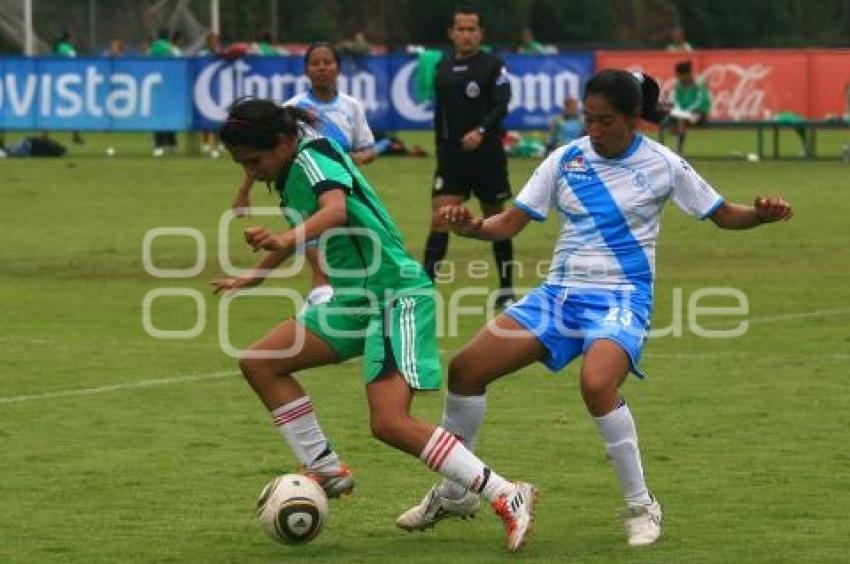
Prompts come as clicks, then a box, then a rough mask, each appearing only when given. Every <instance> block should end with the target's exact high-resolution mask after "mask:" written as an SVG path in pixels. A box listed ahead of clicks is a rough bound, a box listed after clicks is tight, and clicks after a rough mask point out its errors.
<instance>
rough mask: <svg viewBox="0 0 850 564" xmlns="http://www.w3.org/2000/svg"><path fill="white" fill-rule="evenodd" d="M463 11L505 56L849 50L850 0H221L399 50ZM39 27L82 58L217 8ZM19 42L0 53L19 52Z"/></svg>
mask: <svg viewBox="0 0 850 564" xmlns="http://www.w3.org/2000/svg"><path fill="white" fill-rule="evenodd" d="M0 2H2V3H3V4H4V5H5V4H6V3H9V2H12V4H9V6H10V7H11V6H17V5H19V4H20V0H0ZM459 4H463V5H466V6H472V7H475V8H477V9H479V10H480V11H481V13H482V15H483V17H484V21H485V27H486V34H487V42H488V43H490V44H492V45H494V46H496V47H499V48H506V49H509V48H511V47H512V46H515V45H516V44H517V42H518V40H519V34H520V32H521V30H522V28H523V27H528V28H530V29H531V30H533V32H534V34H535V36H536V37H537V39H538V40H540V41H542V42H544V43H552V44H556V45H558V46H559V47H561V48H562V49H569V48H599V47H611V48H653V47H663V46H664V45H665V43H666V41H667V38H668V36H669V31H670V29H671V28H672V27H674V26H676V25H680V26H682V27H683V28H684V29H685V32H686V34H687V37H688V40H689V41H690V42H691V43H692V44H693V45H694V46H695V47H697V48H720V47H819V46H827V47H836V46H850V0H470V1H468V2H457V1H456V0H430V1H424V0H311V1H310V2H304V1H303V0H220V19H221V29H222V34H221V35H222V39H223V41H224V42H225V43H229V42H235V41H250V40H254V39H256V38H257V37H258V36H259V34H260V33H261V32H263V31H268V32H270V33H271V34H272V36H273V38H274V39H275V40H276V41H277V42H281V43H301V42H311V41H317V40H331V41H336V40H342V39H345V38H350V37H352V36H353V35H354V34H355V33H356V32H358V31H362V32H365V34H366V37H367V38H368V40H369V41H370V42H371V43H373V44H380V45H386V46H387V47H388V48H390V49H403V48H404V46H406V45H408V44H421V45H445V44H447V43H448V40H447V38H446V28H447V26H448V24H449V21H450V15H451V13H452V10H453V9H454V8H455V7H456V6H457V5H459ZM34 20H35V28H36V31H37V33H38V34H39V36H40V37H41V38H43V39H44V40H45V41H46V42H48V43H49V42H50V41H51V40H52V39H53V38H55V37H57V36H58V35H59V34H60V33H61V32H62V31H63V30H66V29H68V30H70V31H72V32H73V33H74V34H75V36H76V38H77V43H78V46H79V47H80V48H81V49H80V50H81V52H83V53H96V52H97V49H98V48H99V47H102V46H105V45H106V44H108V42H109V40H110V39H113V38H119V39H123V40H124V41H125V43H127V44H128V45H131V44H141V43H142V42H143V41H146V40H149V39H150V38H151V37H153V36H154V35H155V33H156V31H157V30H158V29H160V28H163V27H170V28H178V29H180V28H183V29H182V31H183V32H184V34H186V35H188V37H187V39H189V43H191V42H192V41H198V40H199V37H198V36H199V34H200V33H201V31H202V30H205V29H206V28H207V27H208V25H209V21H210V15H209V0H34ZM0 31H3V30H0ZM187 32H188V33H187ZM10 37H12V36H10V31H9V30H6V32H5V34H4V35H3V36H2V37H0V50H2V51H3V52H15V51H19V49H18V48H17V47H16V45H15V41H14V40H13V39H14V37H12V39H10Z"/></svg>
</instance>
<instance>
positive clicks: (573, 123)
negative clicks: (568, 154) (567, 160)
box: [546, 96, 584, 155]
mask: <svg viewBox="0 0 850 564" xmlns="http://www.w3.org/2000/svg"><path fill="white" fill-rule="evenodd" d="M582 135H584V119H582V117H581V114H580V113H579V111H578V100H576V99H575V98H573V97H572V96H569V97H567V98H566V99H564V111H563V112H562V113H561V114H560V115H558V116H556V117H555V118H554V119H553V120H552V121H551V123H550V125H549V138H548V140H547V141H546V154H547V155H548V154H549V153H551V152H552V151H554V150H555V149H556V148H558V147H560V146H561V145H565V144H567V143H569V142H570V141H572V140H573V139H578V138H579V137H581V136H582Z"/></svg>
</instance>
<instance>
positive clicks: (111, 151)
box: [106, 147, 115, 157]
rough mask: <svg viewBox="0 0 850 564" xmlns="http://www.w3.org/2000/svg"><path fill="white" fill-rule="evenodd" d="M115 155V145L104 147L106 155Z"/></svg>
mask: <svg viewBox="0 0 850 564" xmlns="http://www.w3.org/2000/svg"><path fill="white" fill-rule="evenodd" d="M114 155H115V147H107V148H106V156H107V157H112V156H114Z"/></svg>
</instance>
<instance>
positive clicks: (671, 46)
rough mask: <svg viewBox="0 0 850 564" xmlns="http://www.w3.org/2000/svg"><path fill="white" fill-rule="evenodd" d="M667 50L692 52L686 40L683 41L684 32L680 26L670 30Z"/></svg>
mask: <svg viewBox="0 0 850 564" xmlns="http://www.w3.org/2000/svg"><path fill="white" fill-rule="evenodd" d="M667 50H668V51H671V52H680V53H690V52H691V51H693V50H694V48H693V47H692V46H691V44H690V43H688V40H687V39H685V30H684V29H682V27H681V26H676V27H674V28H673V29H671V30H670V43H668V44H667Z"/></svg>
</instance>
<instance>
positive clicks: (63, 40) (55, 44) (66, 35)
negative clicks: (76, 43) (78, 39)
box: [53, 30, 71, 51]
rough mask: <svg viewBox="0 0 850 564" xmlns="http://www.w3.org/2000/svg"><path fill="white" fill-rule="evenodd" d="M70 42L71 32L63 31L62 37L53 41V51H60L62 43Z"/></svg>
mask: <svg viewBox="0 0 850 564" xmlns="http://www.w3.org/2000/svg"><path fill="white" fill-rule="evenodd" d="M70 41H71V32H70V31H67V30H66V31H63V32H62V35H60V36H59V37H57V38H56V40H55V41H53V50H54V51H55V50H56V49H58V48H59V44H60V43H69V42H70Z"/></svg>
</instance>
